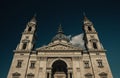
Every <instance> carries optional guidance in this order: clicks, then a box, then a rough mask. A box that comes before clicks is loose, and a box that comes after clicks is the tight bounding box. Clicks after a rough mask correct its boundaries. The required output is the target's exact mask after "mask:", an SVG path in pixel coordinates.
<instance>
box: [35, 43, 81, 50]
mask: <svg viewBox="0 0 120 78" xmlns="http://www.w3.org/2000/svg"><path fill="white" fill-rule="evenodd" d="M37 50H38V51H39V50H82V49H81V48H80V47H75V46H73V45H72V44H68V43H62V42H61V43H50V44H48V45H46V46H43V47H40V48H37Z"/></svg>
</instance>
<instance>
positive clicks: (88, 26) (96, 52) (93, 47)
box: [83, 15, 113, 78]
mask: <svg viewBox="0 0 120 78" xmlns="http://www.w3.org/2000/svg"><path fill="white" fill-rule="evenodd" d="M83 30H84V41H85V47H86V51H87V53H88V55H89V59H90V63H91V68H92V72H93V75H92V76H93V78H113V77H112V74H111V70H110V67H109V64H108V61H107V58H106V50H105V49H104V48H103V46H102V44H101V42H100V40H99V37H98V33H97V32H96V30H95V28H94V25H93V23H92V22H91V21H90V20H89V19H88V18H87V17H86V16H85V15H84V21H83Z"/></svg>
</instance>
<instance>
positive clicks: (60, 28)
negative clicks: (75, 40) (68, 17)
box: [58, 24, 63, 33]
mask: <svg viewBox="0 0 120 78" xmlns="http://www.w3.org/2000/svg"><path fill="white" fill-rule="evenodd" d="M58 33H63V30H62V26H61V24H60V25H59V28H58Z"/></svg>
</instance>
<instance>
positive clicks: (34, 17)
mask: <svg viewBox="0 0 120 78" xmlns="http://www.w3.org/2000/svg"><path fill="white" fill-rule="evenodd" d="M36 16H37V14H36V13H35V14H34V16H33V17H32V19H31V20H30V22H32V23H36Z"/></svg>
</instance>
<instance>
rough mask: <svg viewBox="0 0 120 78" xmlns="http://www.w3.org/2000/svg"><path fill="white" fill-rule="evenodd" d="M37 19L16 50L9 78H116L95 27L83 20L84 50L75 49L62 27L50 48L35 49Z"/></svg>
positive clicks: (27, 29) (27, 26)
mask: <svg viewBox="0 0 120 78" xmlns="http://www.w3.org/2000/svg"><path fill="white" fill-rule="evenodd" d="M36 25H37V21H36V18H35V16H34V17H33V18H32V19H31V20H30V21H29V22H28V23H27V25H26V28H25V30H24V32H23V33H22V37H21V40H20V43H19V44H18V45H17V47H16V49H15V50H14V55H13V60H12V63H11V66H10V70H9V72H8V76H7V78H113V76H112V73H111V70H110V67H109V63H108V61H107V57H106V50H105V49H104V48H103V46H102V45H101V42H100V40H99V37H98V33H97V31H96V30H95V28H94V26H93V23H92V22H91V21H90V20H89V19H88V18H87V17H86V16H84V19H83V31H84V37H83V40H84V46H85V49H83V48H81V47H77V46H74V45H73V44H72V43H71V42H70V39H69V38H68V37H67V36H66V35H65V34H64V33H63V30H62V27H61V25H60V26H59V28H58V32H57V34H56V35H55V36H54V37H53V38H52V40H51V42H50V43H49V44H48V45H45V46H42V47H39V48H36V49H34V46H35V41H36V28H37V27H36Z"/></svg>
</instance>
